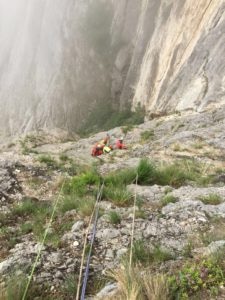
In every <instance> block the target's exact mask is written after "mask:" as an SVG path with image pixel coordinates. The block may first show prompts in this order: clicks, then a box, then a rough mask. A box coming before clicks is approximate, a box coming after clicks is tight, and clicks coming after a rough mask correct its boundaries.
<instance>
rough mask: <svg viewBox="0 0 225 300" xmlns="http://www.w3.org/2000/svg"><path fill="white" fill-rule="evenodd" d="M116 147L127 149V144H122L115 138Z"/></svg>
mask: <svg viewBox="0 0 225 300" xmlns="http://www.w3.org/2000/svg"><path fill="white" fill-rule="evenodd" d="M116 148H117V149H127V146H126V145H124V144H123V142H122V141H120V140H117V141H116Z"/></svg>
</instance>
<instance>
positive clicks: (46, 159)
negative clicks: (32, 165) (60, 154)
mask: <svg viewBox="0 0 225 300" xmlns="http://www.w3.org/2000/svg"><path fill="white" fill-rule="evenodd" d="M38 161H39V162H40V163H45V164H46V165H47V166H48V167H51V168H53V167H54V168H57V167H58V163H57V161H56V160H55V159H54V158H53V157H51V156H50V155H44V154H43V155H40V156H39V157H38Z"/></svg>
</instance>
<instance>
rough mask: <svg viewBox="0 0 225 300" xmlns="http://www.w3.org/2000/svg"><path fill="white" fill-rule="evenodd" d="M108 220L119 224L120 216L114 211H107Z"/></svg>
mask: <svg viewBox="0 0 225 300" xmlns="http://www.w3.org/2000/svg"><path fill="white" fill-rule="evenodd" d="M109 222H110V223H112V224H120V222H121V216H120V215H119V214H118V213H117V212H116V211H110V212H109Z"/></svg>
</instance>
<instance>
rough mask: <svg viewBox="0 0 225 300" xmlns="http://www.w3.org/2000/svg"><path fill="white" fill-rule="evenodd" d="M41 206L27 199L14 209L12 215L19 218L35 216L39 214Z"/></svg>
mask: <svg viewBox="0 0 225 300" xmlns="http://www.w3.org/2000/svg"><path fill="white" fill-rule="evenodd" d="M40 206H41V203H40V202H39V203H38V202H34V201H33V200H32V199H30V198H25V199H24V200H23V201H22V203H19V204H17V205H16V206H15V207H14V208H13V209H12V213H13V214H14V215H18V216H26V215H34V214H36V213H37V211H38V210H39V208H40Z"/></svg>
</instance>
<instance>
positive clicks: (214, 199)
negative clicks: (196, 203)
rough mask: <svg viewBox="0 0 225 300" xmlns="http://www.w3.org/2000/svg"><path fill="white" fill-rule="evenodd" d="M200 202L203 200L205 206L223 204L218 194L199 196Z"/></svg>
mask: <svg viewBox="0 0 225 300" xmlns="http://www.w3.org/2000/svg"><path fill="white" fill-rule="evenodd" d="M198 199H199V200H201V201H202V202H203V203H204V204H211V205H218V204H220V203H221V202H222V198H221V196H220V195H217V194H209V195H205V196H199V197H198Z"/></svg>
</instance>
